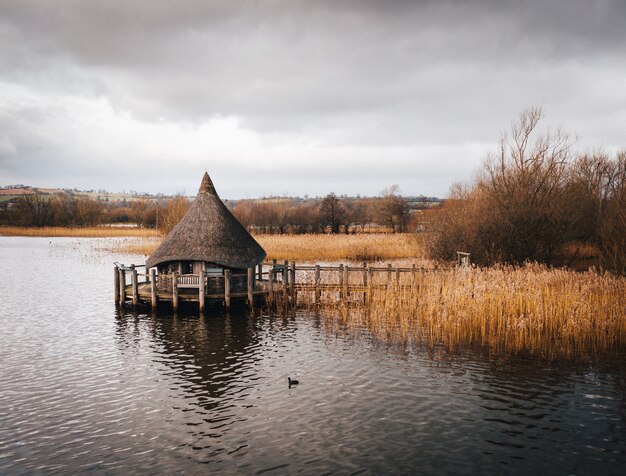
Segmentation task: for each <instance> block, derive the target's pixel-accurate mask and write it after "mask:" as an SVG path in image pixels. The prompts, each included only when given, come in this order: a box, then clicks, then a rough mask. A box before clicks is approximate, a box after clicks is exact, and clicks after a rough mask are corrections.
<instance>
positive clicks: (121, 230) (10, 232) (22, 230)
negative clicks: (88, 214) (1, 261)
mask: <svg viewBox="0 0 626 476" xmlns="http://www.w3.org/2000/svg"><path fill="white" fill-rule="evenodd" d="M0 236H46V237H55V236H56V237H78V238H116V237H127V236H131V237H133V236H136V237H142V238H146V237H155V236H157V232H156V231H155V230H153V229H147V228H135V227H108V226H93V227H73V228H68V227H62V226H49V227H39V228H37V227H25V226H2V227H0Z"/></svg>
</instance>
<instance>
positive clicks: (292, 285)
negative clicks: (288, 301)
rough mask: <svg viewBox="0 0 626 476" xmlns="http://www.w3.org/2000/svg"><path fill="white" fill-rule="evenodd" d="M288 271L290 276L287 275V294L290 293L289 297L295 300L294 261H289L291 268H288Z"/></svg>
mask: <svg viewBox="0 0 626 476" xmlns="http://www.w3.org/2000/svg"><path fill="white" fill-rule="evenodd" d="M289 273H290V274H291V276H290V277H289V294H290V295H291V298H292V299H294V301H295V296H296V262H295V261H292V262H291V268H290V270H289Z"/></svg>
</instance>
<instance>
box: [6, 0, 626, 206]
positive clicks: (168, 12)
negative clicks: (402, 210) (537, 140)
mask: <svg viewBox="0 0 626 476" xmlns="http://www.w3.org/2000/svg"><path fill="white" fill-rule="evenodd" d="M624 25H626V1H624V0H597V1H593V0H550V1H547V0H538V1H525V0H524V1H522V0H511V1H506V0H478V1H470V0H465V1H453V0H450V1H444V0H437V1H434V0H433V1H392V0H387V1H382V0H381V1H356V0H355V1H341V2H340V1H328V2H324V1H302V2H298V1H287V0H286V1H278V0H276V1H260V0H259V1H250V2H246V1H231V0H226V1H224V2H218V1H210V0H197V1H171V0H163V1H147V0H146V1H139V0H133V1H128V0H100V1H78V0H76V1H64V0H54V1H51V0H45V1H29V0H14V1H12V0H0V185H7V184H13V183H24V184H30V185H35V186H41V187H45V186H50V187H70V188H73V187H77V188H81V189H100V188H103V189H107V190H110V191H122V190H126V191H129V190H136V191H145V192H151V193H156V192H163V193H168V194H169V193H177V192H183V193H187V194H195V192H196V190H197V188H198V186H199V183H200V179H201V178H202V174H203V173H204V171H205V170H206V171H208V172H209V174H210V175H211V177H212V178H213V181H214V182H215V186H216V188H217V190H218V192H219V193H220V195H221V196H222V197H223V198H246V197H248V198H252V197H258V196H263V195H270V194H272V195H278V194H280V195H283V194H286V195H305V194H308V195H311V196H316V195H320V196H321V195H325V194H327V193H328V192H331V191H334V192H336V193H338V194H342V193H346V194H357V193H360V194H361V195H376V194H378V193H379V192H380V191H381V190H382V189H383V188H385V187H386V186H388V185H391V184H398V185H400V187H401V190H402V193H403V194H405V195H418V194H425V195H436V196H441V197H443V196H445V195H446V194H447V192H448V189H449V187H450V185H451V184H452V183H453V182H457V181H467V180H469V179H470V178H471V177H472V174H473V172H475V171H476V169H477V168H478V167H479V166H480V164H481V162H482V160H483V159H484V157H485V156H486V155H487V153H488V152H490V151H492V150H494V149H495V147H496V144H497V142H498V140H499V139H500V136H501V134H502V132H503V131H504V130H505V129H507V128H508V127H509V126H510V124H511V122H512V121H513V120H514V119H515V118H516V117H517V116H518V115H519V113H520V112H521V111H522V110H524V109H526V108H528V107H532V106H540V107H542V108H543V111H544V115H545V120H544V124H545V125H550V126H552V127H557V126H561V127H563V129H565V130H566V131H567V132H569V133H570V135H572V136H576V137H578V141H577V145H576V147H577V148H578V149H579V150H590V149H598V148H601V149H604V150H606V151H608V152H613V151H616V150H618V149H621V148H623V147H624V146H626V141H625V140H624V134H625V131H626V33H625V30H624V28H625V27H624Z"/></svg>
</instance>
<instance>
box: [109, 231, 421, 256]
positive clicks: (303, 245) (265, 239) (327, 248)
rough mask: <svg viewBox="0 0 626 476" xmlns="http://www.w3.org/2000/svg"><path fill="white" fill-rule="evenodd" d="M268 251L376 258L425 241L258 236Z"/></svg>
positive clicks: (409, 251)
mask: <svg viewBox="0 0 626 476" xmlns="http://www.w3.org/2000/svg"><path fill="white" fill-rule="evenodd" d="M254 238H255V239H256V240H257V241H258V242H259V244H260V245H261V246H262V247H263V249H265V251H266V252H267V257H266V259H267V260H272V259H276V260H279V261H282V260H292V261H294V260H295V261H298V262H315V261H340V260H349V261H373V260H389V259H402V258H405V259H406V258H413V259H415V258H420V257H422V256H423V249H424V248H423V246H422V244H421V240H420V238H419V237H417V236H416V235H414V234H411V233H396V234H385V233H379V234H370V235H365V234H360V235H313V234H309V235H256V236H255V237H254ZM158 245H159V243H158V241H155V240H149V241H147V240H141V241H138V242H137V243H125V244H123V245H121V248H120V249H119V250H118V251H120V252H125V253H136V254H142V255H145V256H148V255H150V254H151V253H152V252H153V251H154V250H155V249H156V247H157V246H158Z"/></svg>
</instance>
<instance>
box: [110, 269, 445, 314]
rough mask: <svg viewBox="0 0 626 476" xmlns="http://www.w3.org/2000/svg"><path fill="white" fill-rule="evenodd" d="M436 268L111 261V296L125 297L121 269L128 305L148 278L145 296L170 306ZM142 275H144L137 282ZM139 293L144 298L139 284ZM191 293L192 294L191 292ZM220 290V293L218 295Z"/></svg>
mask: <svg viewBox="0 0 626 476" xmlns="http://www.w3.org/2000/svg"><path fill="white" fill-rule="evenodd" d="M435 269H437V268H436V267H435V268H434V269H433V268H421V267H417V266H416V265H413V266H411V267H393V266H392V265H391V264H388V265H387V266H368V265H367V263H363V265H361V266H354V265H344V264H339V265H333V266H330V265H296V263H294V262H291V263H289V262H287V261H285V262H283V263H282V264H279V263H277V262H275V261H274V262H271V263H261V264H259V265H258V266H257V267H256V268H249V269H248V270H247V274H232V271H231V270H229V269H226V270H224V275H223V276H202V275H197V274H183V275H180V274H178V273H173V274H160V275H157V274H156V270H155V269H151V270H150V273H149V274H139V273H138V272H137V269H136V267H135V266H130V267H124V266H121V265H118V264H116V268H115V296H116V301H117V302H118V303H123V302H124V301H125V299H126V288H127V286H128V284H127V282H126V281H127V279H126V277H127V273H128V275H130V277H131V283H130V284H131V286H130V288H131V294H132V295H131V297H132V302H133V305H135V304H137V303H138V302H139V291H138V289H139V285H140V284H144V285H145V284H149V289H150V293H151V302H152V305H153V306H156V304H157V302H158V300H159V299H166V300H171V301H172V304H173V307H174V308H175V309H176V308H177V307H178V301H179V294H180V295H182V296H183V298H184V299H186V300H190V298H191V299H193V300H197V301H198V303H199V304H200V308H201V309H203V308H204V303H205V298H206V297H207V295H208V296H213V298H215V297H218V296H219V299H223V302H224V304H225V306H226V307H227V308H228V307H230V300H231V297H232V296H233V294H236V295H237V296H236V297H241V296H244V297H246V298H247V299H248V302H249V303H252V302H253V300H254V295H255V293H262V294H264V295H265V296H266V297H267V298H268V300H269V301H270V302H271V301H275V298H276V297H277V296H282V297H285V298H288V299H289V300H290V301H292V302H294V303H295V302H296V300H297V292H298V291H312V292H314V294H315V302H317V301H318V300H319V299H320V295H321V293H322V292H326V294H325V295H326V296H331V297H332V296H335V295H336V296H337V297H339V298H344V299H345V298H350V296H352V297H354V296H358V295H362V296H363V298H365V295H366V293H367V292H369V291H371V290H373V289H384V288H389V287H390V286H413V285H415V283H416V282H417V281H416V280H418V278H419V277H420V276H421V274H423V273H427V272H430V271H433V270H435ZM140 277H142V278H143V279H144V281H142V282H139V278H140ZM142 289H144V291H142V292H144V298H142V299H144V300H145V299H146V298H145V289H146V288H145V287H144V288H142ZM192 296H197V298H195V297H192ZM222 296H223V298H222Z"/></svg>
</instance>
